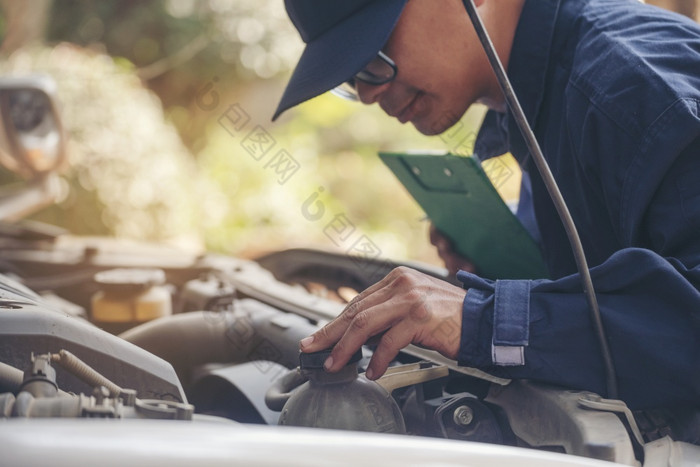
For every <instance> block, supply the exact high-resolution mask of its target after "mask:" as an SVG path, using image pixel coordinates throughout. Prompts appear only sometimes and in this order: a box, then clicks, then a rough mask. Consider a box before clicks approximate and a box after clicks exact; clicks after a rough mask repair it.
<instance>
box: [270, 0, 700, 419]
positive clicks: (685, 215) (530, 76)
mask: <svg viewBox="0 0 700 467" xmlns="http://www.w3.org/2000/svg"><path fill="white" fill-rule="evenodd" d="M475 3H476V5H477V7H478V10H479V14H480V16H481V18H482V20H483V22H484V24H485V26H486V28H487V30H488V32H489V34H490V36H491V38H492V40H493V42H494V45H495V47H496V50H497V51H498V54H499V56H500V59H501V60H502V61H503V63H504V66H505V67H506V69H507V72H508V75H509V78H510V79H511V81H512V83H513V86H514V88H515V92H516V94H517V96H518V97H519V99H520V102H521V104H522V107H523V109H524V111H525V113H526V115H527V117H528V120H529V123H530V125H531V126H532V128H533V129H534V132H535V134H536V136H537V139H538V141H539V142H540V144H541V146H542V150H543V152H544V155H545V157H546V159H547V161H548V163H549V165H550V166H551V169H552V171H553V174H554V177H555V179H556V180H557V182H558V184H559V186H560V189H561V191H562V193H563V195H564V199H565V200H566V202H567V204H568V206H569V209H570V210H571V214H572V216H573V219H574V221H575V223H576V225H577V228H578V231H579V234H580V236H581V240H582V243H583V246H584V249H585V252H586V256H587V259H588V262H589V265H590V266H591V275H592V278H593V283H594V285H595V288H596V291H597V296H598V300H599V305H600V309H601V314H602V320H603V323H604V326H605V330H606V333H607V339H608V341H609V345H610V348H611V353H612V357H613V361H614V364H615V368H616V371H617V384H618V386H619V396H620V398H621V399H622V400H624V401H625V402H626V403H627V404H628V405H629V406H630V407H631V408H633V409H642V408H652V407H674V406H685V407H699V406H700V292H699V289H700V183H699V182H700V27H699V26H698V25H697V24H695V23H693V22H692V21H690V20H688V19H686V18H683V17H681V16H680V15H676V14H674V13H670V12H666V11H663V10H661V9H658V8H656V7H651V6H648V5H644V4H641V3H639V2H637V1H634V0H617V1H611V0H500V1H494V0H478V1H476V2H475ZM286 7H287V11H288V13H289V16H290V18H291V20H292V22H293V23H294V25H295V26H296V28H297V29H298V30H299V32H300V34H301V37H302V38H303V40H304V41H305V42H306V44H307V45H306V48H305V51H304V53H303V55H302V57H301V58H300V60H299V63H298V65H297V67H296V69H295V71H294V73H293V75H292V77H291V79H290V81H289V84H288V86H287V88H286V90H285V92H284V95H283V97H282V99H281V102H280V104H279V108H278V109H277V112H276V113H275V118H276V117H277V116H278V115H279V114H280V113H281V112H283V111H284V110H286V109H288V108H290V107H292V106H294V105H297V104H299V103H301V102H303V101H305V100H307V99H310V98H312V97H314V96H317V95H319V94H321V93H323V92H325V91H328V90H331V89H333V88H335V87H336V86H338V85H341V83H346V82H348V81H349V83H346V86H347V85H348V84H351V85H353V86H354V87H353V89H351V90H350V92H352V91H353V90H354V91H355V92H356V93H357V95H358V97H359V99H360V100H361V101H362V102H363V103H365V104H372V103H378V104H379V106H380V107H381V108H382V109H383V110H384V111H385V112H386V113H387V114H389V115H390V116H393V117H396V118H397V119H398V120H399V121H401V122H409V121H410V122H411V123H412V124H413V125H414V126H415V127H416V128H417V129H418V130H419V131H420V132H422V133H425V134H438V133H440V132H443V131H445V130H447V129H448V128H449V127H450V126H451V125H452V124H454V123H455V122H457V121H458V119H459V118H460V117H461V116H462V115H463V114H464V112H465V111H466V110H467V108H468V107H469V106H470V105H472V104H473V103H475V102H481V103H484V104H486V105H487V106H488V107H489V108H490V110H489V112H488V113H487V115H486V117H485V120H484V123H483V125H482V128H481V130H480V133H479V136H478V138H477V142H476V146H475V155H476V156H477V157H479V158H481V159H485V158H489V157H492V156H496V155H500V154H503V153H506V152H508V151H510V152H511V153H512V154H513V155H514V156H515V157H516V159H517V160H518V161H519V162H520V164H521V166H522V168H523V170H524V173H525V175H526V177H525V178H524V179H525V180H526V181H528V180H529V185H530V186H529V187H528V186H527V183H526V184H524V191H523V196H521V205H520V207H519V217H520V218H521V220H522V221H523V224H524V225H525V226H526V228H528V229H529V230H530V232H531V233H532V234H533V236H534V237H536V238H540V239H541V245H542V250H543V254H544V256H545V261H546V263H547V266H548V269H549V272H550V279H538V280H498V281H491V280H485V279H483V278H480V277H479V276H478V275H476V274H474V273H472V272H468V271H466V270H462V271H460V272H459V273H458V274H457V277H458V279H459V280H460V281H461V282H462V283H463V286H464V287H463V288H459V287H456V286H453V285H451V284H449V283H448V282H445V281H442V280H439V279H435V278H432V277H428V276H426V275H423V274H420V273H418V272H416V271H413V270H411V269H408V268H398V269H396V270H394V271H392V272H391V273H390V274H389V275H388V276H387V277H385V278H384V279H383V280H382V281H380V282H378V283H376V284H375V285H373V286H372V287H370V288H368V289H367V290H365V291H364V292H362V293H361V294H359V295H358V296H357V297H356V298H355V299H354V300H353V301H352V302H351V303H350V304H349V305H348V306H347V307H346V309H345V310H344V311H343V313H342V314H341V315H340V316H339V317H338V318H337V319H335V320H334V321H332V322H331V323H329V324H328V325H326V326H325V327H323V328H322V329H321V330H319V331H318V332H316V333H315V334H313V335H312V336H309V337H307V338H305V339H303V340H302V341H301V349H302V351H304V352H313V351H318V350H322V349H325V348H329V347H331V346H333V345H335V347H334V349H333V352H332V354H331V357H329V358H328V360H327V361H326V364H325V365H326V369H327V370H328V371H337V370H339V369H340V368H341V367H342V366H343V365H344V364H345V363H346V362H347V361H348V359H349V357H350V356H351V355H352V354H353V352H355V351H356V350H357V349H358V348H359V347H360V346H361V345H363V344H364V343H366V342H367V341H368V339H370V338H373V337H375V338H377V339H378V346H377V348H376V351H375V352H374V355H373V357H372V359H371V362H370V364H369V366H368V368H367V373H366V376H367V377H368V378H370V379H376V378H378V377H380V376H381V375H382V374H383V373H384V371H385V370H386V368H387V366H388V365H389V363H390V362H391V361H392V359H393V358H394V357H395V356H396V355H397V353H398V352H399V350H400V349H401V348H403V347H404V346H406V345H408V344H410V343H413V344H417V345H419V346H422V347H426V348H430V349H434V350H437V351H438V352H440V353H441V354H443V355H445V356H446V357H449V358H452V359H456V360H457V361H458V362H459V364H460V365H465V366H471V367H476V368H480V369H483V370H486V371H488V372H491V373H492V374H495V375H498V376H503V377H509V378H528V379H533V380H537V381H542V382H547V383H552V384H556V385H560V386H565V387H569V388H576V389H583V390H590V391H593V392H596V393H599V394H602V395H605V393H606V386H605V371H604V365H603V360H602V354H601V351H600V350H599V343H598V342H597V339H596V335H595V330H594V326H593V324H592V321H591V318H590V313H589V308H588V305H587V302H586V299H585V297H584V295H583V293H582V285H581V279H580V277H579V275H578V273H577V272H576V265H575V261H574V257H573V254H572V252H571V249H570V246H569V242H568V240H567V237H566V234H565V232H564V229H563V227H562V223H561V221H560V220H559V218H558V215H557V213H556V211H555V208H554V206H553V204H552V202H551V200H550V198H549V195H548V194H547V191H546V189H545V187H544V185H543V182H542V179H541V178H540V175H539V173H538V172H537V169H536V168H535V166H534V164H533V162H532V160H531V158H530V156H529V154H528V150H527V149H526V146H525V143H524V140H523V138H522V136H521V134H520V132H519V130H518V128H517V126H516V124H515V121H514V119H513V117H512V115H511V114H510V112H509V110H508V109H507V107H506V104H505V99H504V97H503V94H502V92H501V90H500V87H499V85H498V83H497V80H496V78H495V75H494V73H493V71H492V69H491V67H490V65H489V63H488V61H487V58H486V55H485V53H484V51H483V49H482V46H481V44H480V42H479V40H478V39H477V36H476V33H475V30H474V27H473V26H472V23H471V21H470V19H469V17H468V15H467V13H466V10H465V8H464V6H463V4H462V2H461V1H460V0H440V1H434V0H433V1H429V0H410V1H406V0H352V1H350V0H344V1H342V2H326V1H322V0H286ZM380 52H381V53H380ZM346 92H347V90H346ZM528 176H529V177H528ZM535 219H536V220H535ZM433 241H434V243H437V244H438V245H439V246H440V252H441V254H442V255H443V257H444V258H445V259H448V260H450V261H454V256H453V254H452V253H451V252H449V251H448V250H449V249H446V245H445V239H444V237H441V235H440V234H439V233H436V232H433ZM464 261H466V260H464ZM458 262H459V261H458ZM467 264H468V263H467Z"/></svg>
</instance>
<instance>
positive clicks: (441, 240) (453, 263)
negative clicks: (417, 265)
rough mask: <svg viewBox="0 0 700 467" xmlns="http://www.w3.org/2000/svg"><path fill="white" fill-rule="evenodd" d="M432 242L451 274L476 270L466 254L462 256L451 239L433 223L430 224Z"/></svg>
mask: <svg viewBox="0 0 700 467" xmlns="http://www.w3.org/2000/svg"><path fill="white" fill-rule="evenodd" d="M430 243H432V244H433V245H434V246H435V248H437V252H438V256H440V258H441V259H442V260H443V261H444V262H445V267H446V268H447V271H448V272H449V274H450V276H455V275H456V274H457V271H459V270H462V271H468V272H476V268H475V267H474V264H472V262H471V261H469V260H468V259H467V258H465V257H464V256H460V255H459V253H457V252H456V251H455V250H454V248H453V247H452V242H451V241H450V239H449V238H447V237H445V236H444V235H443V234H442V232H440V231H439V230H438V229H436V228H435V226H434V225H433V224H430Z"/></svg>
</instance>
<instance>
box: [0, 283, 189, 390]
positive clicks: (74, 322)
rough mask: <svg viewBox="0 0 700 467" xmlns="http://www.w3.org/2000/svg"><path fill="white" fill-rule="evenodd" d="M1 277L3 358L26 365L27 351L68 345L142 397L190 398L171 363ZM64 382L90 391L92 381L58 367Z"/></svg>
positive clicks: (39, 351) (62, 385) (61, 383)
mask: <svg viewBox="0 0 700 467" xmlns="http://www.w3.org/2000/svg"><path fill="white" fill-rule="evenodd" d="M1 278H2V282H0V292H1V295H2V297H1V298H0V323H2V325H1V326H0V341H1V342H2V346H0V362H3V363H5V364H7V365H9V366H12V367H14V368H23V367H24V366H25V362H26V361H27V359H28V358H29V356H30V355H31V354H32V352H33V353H35V354H45V353H50V352H55V351H56V350H57V349H65V350H68V351H69V352H72V353H73V354H76V355H80V356H81V359H82V360H84V361H85V363H87V364H88V365H90V366H91V367H93V368H99V369H100V373H101V374H102V375H104V376H105V377H106V378H108V379H109V380H111V381H113V382H114V383H115V384H117V385H119V386H122V387H130V388H133V389H135V390H136V392H137V394H138V396H139V397H142V398H144V399H168V400H172V401H175V402H186V398H185V394H184V391H183V390H182V386H181V385H180V381H179V380H178V378H177V375H176V374H175V371H174V370H173V368H172V366H171V365H170V364H169V363H168V362H165V361H163V360H161V359H160V358H158V357H156V356H154V355H152V354H150V353H148V352H146V351H144V350H143V349H139V348H138V347H136V346H134V345H132V344H130V343H128V342H125V341H124V340H122V339H120V338H118V337H116V336H113V335H111V334H109V333H107V332H105V331H103V330H101V329H99V328H96V327H95V326H93V325H91V324H89V323H87V322H85V321H83V320H81V319H76V318H74V317H71V316H67V315H65V314H63V313H61V312H58V311H54V310H52V309H50V308H48V307H47V306H46V305H45V304H44V303H42V302H41V299H40V298H38V297H37V296H35V295H32V294H31V292H28V291H26V289H25V288H23V287H22V286H21V285H18V286H17V287H15V286H14V282H13V281H12V280H11V279H9V278H7V277H6V276H2V277H1ZM56 382H57V384H58V386H59V387H60V388H62V389H63V390H65V391H67V392H74V393H76V394H79V393H84V394H90V393H91V392H92V390H93V387H92V386H91V385H89V384H87V383H85V382H84V381H82V380H81V379H79V378H77V377H76V376H74V375H73V374H71V373H70V372H68V371H65V370H64V369H63V368H57V369H56Z"/></svg>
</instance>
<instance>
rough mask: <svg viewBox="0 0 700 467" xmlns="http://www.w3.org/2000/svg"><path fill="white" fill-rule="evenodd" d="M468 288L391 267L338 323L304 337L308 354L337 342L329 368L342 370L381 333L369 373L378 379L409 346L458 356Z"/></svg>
mask: <svg viewBox="0 0 700 467" xmlns="http://www.w3.org/2000/svg"><path fill="white" fill-rule="evenodd" d="M465 294H466V291H465V290H463V289H461V288H459V287H456V286H454V285H451V284H449V283H447V282H445V281H443V280H440V279H436V278H434V277H431V276H427V275H425V274H422V273H419V272H418V271H415V270H413V269H410V268H407V267H399V268H396V269H394V270H393V271H391V272H390V273H389V274H387V276H386V277H385V278H384V279H382V280H381V281H379V282H377V283H376V284H374V285H373V286H371V287H369V288H368V289H367V290H365V291H364V292H362V293H361V294H359V295H358V296H357V297H355V298H354V299H353V300H352V301H351V302H350V303H349V304H348V306H347V307H346V308H345V310H343V312H342V313H341V314H340V315H339V316H338V317H337V318H336V319H335V320H333V321H331V322H330V323H328V324H327V325H326V326H324V327H323V328H322V329H320V330H318V331H317V332H315V333H314V334H313V335H311V336H309V337H307V338H305V339H302V341H301V350H302V351H303V352H317V351H319V350H324V349H327V348H329V347H331V346H333V345H334V344H335V347H334V348H333V352H332V353H331V356H330V357H329V358H328V359H327V360H326V363H325V365H324V366H325V368H326V370H327V371H337V370H339V369H341V368H342V367H343V366H344V365H345V364H346V363H347V362H348V360H349V359H350V357H351V356H352V355H353V353H355V352H356V351H357V350H358V349H359V348H360V347H361V346H362V345H363V344H364V343H365V342H367V340H368V339H370V338H372V337H375V336H381V337H380V338H379V345H378V346H377V349H376V350H375V352H374V355H373V356H372V359H371V361H370V363H369V366H368V367H367V372H366V373H365V375H366V376H367V378H369V379H377V378H379V377H380V376H381V375H383V374H384V372H385V371H386V369H387V367H388V366H389V363H390V362H391V361H392V360H393V359H394V357H396V355H397V354H398V353H399V351H400V350H401V349H402V348H404V347H406V346H407V345H408V344H411V343H413V344H417V345H420V346H422V347H426V348H428V349H432V350H437V351H438V352H440V353H441V354H443V355H444V356H446V357H448V358H452V359H455V358H456V357H457V353H458V351H459V342H460V337H461V330H462V302H463V301H464V296H465Z"/></svg>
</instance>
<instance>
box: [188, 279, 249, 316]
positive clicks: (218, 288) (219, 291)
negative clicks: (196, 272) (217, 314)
mask: <svg viewBox="0 0 700 467" xmlns="http://www.w3.org/2000/svg"><path fill="white" fill-rule="evenodd" d="M233 298H236V289H235V288H234V287H233V286H232V285H231V284H230V283H229V282H228V281H225V280H223V279H221V278H219V277H217V276H216V274H212V273H209V274H202V276H201V277H199V278H197V279H193V280H191V281H187V282H186V283H185V285H184V286H183V287H182V291H181V292H180V300H179V305H178V307H177V312H178V313H186V312H188V311H200V310H207V311H223V310H225V309H226V308H227V307H228V305H230V303H231V301H232V300H233Z"/></svg>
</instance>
